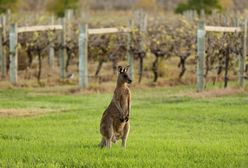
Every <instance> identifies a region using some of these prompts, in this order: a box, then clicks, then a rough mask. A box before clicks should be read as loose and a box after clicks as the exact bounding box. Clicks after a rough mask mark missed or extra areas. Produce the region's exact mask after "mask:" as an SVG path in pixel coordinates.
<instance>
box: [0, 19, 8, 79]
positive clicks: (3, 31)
mask: <svg viewBox="0 0 248 168" xmlns="http://www.w3.org/2000/svg"><path fill="white" fill-rule="evenodd" d="M1 25H2V27H1V32H0V33H1V37H0V38H1V39H0V41H1V44H0V45H1V46H0V47H1V51H0V62H1V65H0V67H1V74H2V79H4V78H5V77H6V73H7V69H6V67H7V65H6V64H7V63H6V62H7V61H6V60H7V55H6V46H5V45H4V44H3V43H4V42H5V41H6V39H7V35H6V16H5V15H3V16H2V17H1Z"/></svg>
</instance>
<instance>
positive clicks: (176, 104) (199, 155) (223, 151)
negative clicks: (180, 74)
mask: <svg viewBox="0 0 248 168" xmlns="http://www.w3.org/2000/svg"><path fill="white" fill-rule="evenodd" d="M191 90H192V88H190V87H175V88H171V89H168V88H164V89H161V88H160V89H147V90H145V91H144V90H134V89H133V108H132V114H131V131H130V135H129V139H128V142H127V148H126V149H122V148H120V142H118V144H114V145H113V146H112V148H111V149H99V148H98V147H97V144H98V143H99V141H100V134H99V121H100V118H101V114H102V112H103V110H104V109H105V108H106V106H107V105H108V103H109V101H110V100H111V97H112V94H110V93H94V94H85V95H69V94H67V95H66V94H63V93H61V94H58V93H56V94H51V93H49V95H46V92H42V91H39V92H37V91H35V90H32V89H5V90H1V91H0V109H2V110H4V109H16V110H17V112H18V110H20V111H23V110H25V109H27V110H29V109H41V110H42V109H44V110H50V109H52V110H53V111H54V112H52V113H46V114H40V115H34V116H23V117H16V116H8V117H6V116H2V117H0V167H97V168H98V167H184V168H185V167H189V168H194V167H201V168H202V167H209V168H214V167H219V168H225V167H243V168H245V167H248V94H247V93H242V94H237V95H233V96H224V97H213V98H209V97H208V98H192V97H187V96H178V95H177V94H178V93H180V92H187V91H189V92H191Z"/></svg>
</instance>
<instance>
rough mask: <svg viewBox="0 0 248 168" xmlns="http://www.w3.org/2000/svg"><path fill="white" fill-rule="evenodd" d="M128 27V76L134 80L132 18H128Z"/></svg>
mask: <svg viewBox="0 0 248 168" xmlns="http://www.w3.org/2000/svg"><path fill="white" fill-rule="evenodd" d="M128 27H129V29H130V32H129V33H128V39H127V54H128V57H127V58H128V64H129V66H130V67H129V71H128V73H129V76H130V78H131V79H132V80H134V58H133V54H132V51H131V46H132V34H133V33H132V32H133V22H132V20H129V23H128Z"/></svg>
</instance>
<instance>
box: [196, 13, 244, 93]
mask: <svg viewBox="0 0 248 168" xmlns="http://www.w3.org/2000/svg"><path fill="white" fill-rule="evenodd" d="M243 25H244V26H243V27H222V26H207V25H205V22H204V19H203V18H201V20H200V22H199V26H198V30H197V72H196V79H197V83H196V88H197V91H199V92H200V91H203V90H204V86H205V81H204V66H205V35H206V32H228V33H235V32H238V33H241V32H244V37H243V38H244V39H243V54H241V55H239V75H238V76H239V78H238V82H239V86H240V87H244V78H245V75H244V71H245V59H246V54H247V19H245V21H244V24H243Z"/></svg>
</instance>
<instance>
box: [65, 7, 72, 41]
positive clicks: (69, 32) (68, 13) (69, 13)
mask: <svg viewBox="0 0 248 168" xmlns="http://www.w3.org/2000/svg"><path fill="white" fill-rule="evenodd" d="M72 19H73V10H72V9H68V10H66V26H67V27H66V31H67V33H66V35H67V39H68V40H71V38H72Z"/></svg>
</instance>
